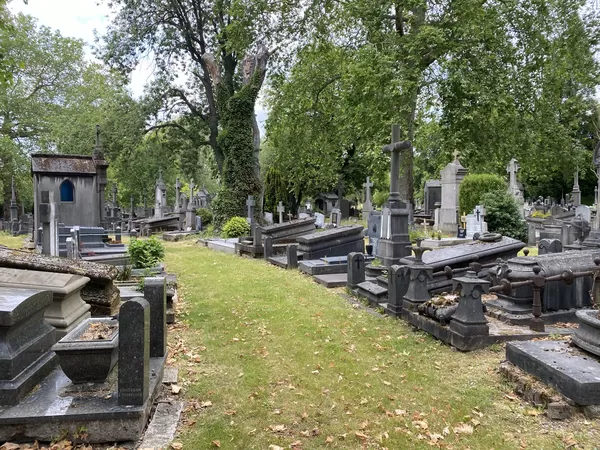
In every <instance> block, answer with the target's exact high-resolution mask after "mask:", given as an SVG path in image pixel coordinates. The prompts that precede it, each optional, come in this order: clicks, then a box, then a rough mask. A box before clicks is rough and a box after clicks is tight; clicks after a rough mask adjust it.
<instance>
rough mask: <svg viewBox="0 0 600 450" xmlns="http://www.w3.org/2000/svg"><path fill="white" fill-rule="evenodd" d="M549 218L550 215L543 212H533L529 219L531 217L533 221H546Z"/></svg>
mask: <svg viewBox="0 0 600 450" xmlns="http://www.w3.org/2000/svg"><path fill="white" fill-rule="evenodd" d="M550 216H552V214H550V213H549V212H547V213H545V212H543V211H534V212H532V213H531V217H533V218H534V219H547V218H548V217H550Z"/></svg>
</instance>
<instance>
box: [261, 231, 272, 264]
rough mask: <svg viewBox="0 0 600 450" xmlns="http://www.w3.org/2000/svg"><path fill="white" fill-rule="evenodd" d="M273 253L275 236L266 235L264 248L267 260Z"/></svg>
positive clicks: (264, 255)
mask: <svg viewBox="0 0 600 450" xmlns="http://www.w3.org/2000/svg"><path fill="white" fill-rule="evenodd" d="M272 255H273V237H272V236H266V237H265V244H264V249H263V257H264V258H265V261H268V260H269V258H270V257H271V256H272Z"/></svg>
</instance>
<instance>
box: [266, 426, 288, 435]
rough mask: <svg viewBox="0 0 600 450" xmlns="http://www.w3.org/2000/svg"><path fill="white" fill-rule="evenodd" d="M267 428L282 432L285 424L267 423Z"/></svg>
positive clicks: (274, 431)
mask: <svg viewBox="0 0 600 450" xmlns="http://www.w3.org/2000/svg"><path fill="white" fill-rule="evenodd" d="M269 429H270V430H271V431H272V432H273V433H283V432H284V431H285V430H286V427H285V425H269Z"/></svg>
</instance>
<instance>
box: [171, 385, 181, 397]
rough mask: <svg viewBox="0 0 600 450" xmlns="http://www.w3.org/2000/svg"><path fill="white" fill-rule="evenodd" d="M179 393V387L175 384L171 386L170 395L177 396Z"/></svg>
mask: <svg viewBox="0 0 600 450" xmlns="http://www.w3.org/2000/svg"><path fill="white" fill-rule="evenodd" d="M180 391H181V386H178V385H176V384H172V385H171V393H172V394H175V395H177V394H179V392H180Z"/></svg>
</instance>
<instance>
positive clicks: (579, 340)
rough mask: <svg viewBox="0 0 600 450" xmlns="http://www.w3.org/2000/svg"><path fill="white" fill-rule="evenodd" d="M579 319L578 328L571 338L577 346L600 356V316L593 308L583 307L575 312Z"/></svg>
mask: <svg viewBox="0 0 600 450" xmlns="http://www.w3.org/2000/svg"><path fill="white" fill-rule="evenodd" d="M575 314H576V315H577V319H578V320H579V328H577V330H575V334H574V335H573V336H572V337H571V340H572V341H573V343H574V344H575V345H577V346H578V347H579V348H582V349H584V350H586V351H588V352H590V353H593V354H594V355H597V356H600V317H599V316H598V311H596V310H594V309H583V310H579V311H577V312H576V313H575Z"/></svg>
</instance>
